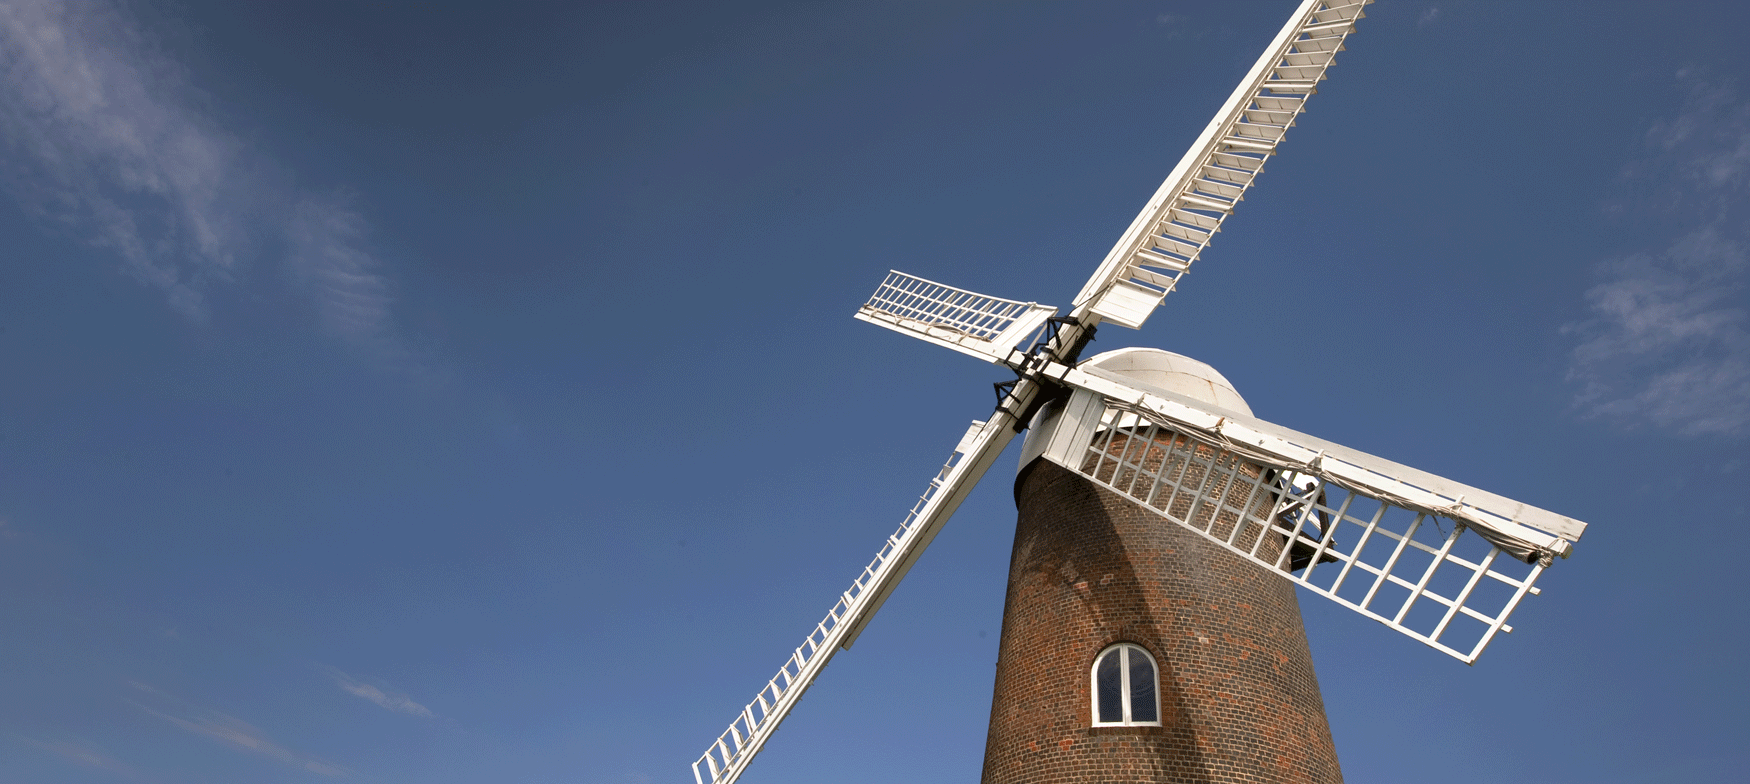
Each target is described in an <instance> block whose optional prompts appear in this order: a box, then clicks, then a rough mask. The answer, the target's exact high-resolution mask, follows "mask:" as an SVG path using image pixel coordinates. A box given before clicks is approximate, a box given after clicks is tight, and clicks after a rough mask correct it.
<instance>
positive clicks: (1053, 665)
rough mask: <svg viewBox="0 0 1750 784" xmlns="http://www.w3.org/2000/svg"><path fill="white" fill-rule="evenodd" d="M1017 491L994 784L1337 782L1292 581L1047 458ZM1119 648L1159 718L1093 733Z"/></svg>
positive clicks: (988, 756)
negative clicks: (1147, 663) (1105, 676)
mask: <svg viewBox="0 0 1750 784" xmlns="http://www.w3.org/2000/svg"><path fill="white" fill-rule="evenodd" d="M1016 500H1017V504H1018V505H1019V507H1020V519H1019V522H1018V524H1017V527H1016V531H1015V549H1014V554H1013V556H1012V560H1011V562H1010V566H1009V590H1008V599H1007V604H1006V606H1005V608H1004V612H1003V631H1002V639H1001V642H1000V643H999V647H998V657H997V677H996V694H995V698H994V700H993V702H992V705H991V719H990V735H989V737H988V740H987V741H986V745H985V759H984V777H983V780H984V782H985V784H1035V783H1043V782H1064V783H1067V782H1090V783H1093V782H1099V783H1100V784H1106V783H1107V782H1319V783H1321V784H1322V783H1324V782H1333V783H1340V782H1341V781H1342V772H1341V770H1340V769H1339V768H1338V765H1337V755H1336V750H1335V749H1334V748H1333V746H1332V743H1331V731H1330V727H1329V725H1328V724H1327V722H1326V720H1325V713H1324V701H1323V700H1322V699H1321V698H1320V696H1319V688H1318V680H1317V678H1316V677H1315V676H1314V674H1313V666H1312V656H1311V654H1310V653H1309V652H1308V650H1307V643H1306V631H1305V629H1304V627H1303V626H1302V625H1301V619H1300V606H1299V604H1298V603H1297V602H1296V601H1295V596H1294V588H1293V586H1292V585H1290V584H1289V583H1288V582H1287V581H1285V580H1283V579H1282V578H1280V577H1277V576H1274V575H1271V574H1268V573H1266V572H1265V571H1264V570H1263V569H1262V568H1261V567H1258V566H1256V565H1253V564H1250V563H1247V562H1245V561H1242V560H1240V558H1239V557H1238V556H1235V555H1233V554H1231V553H1229V552H1227V551H1225V550H1222V549H1221V548H1219V547H1217V546H1216V545H1214V544H1212V543H1209V542H1207V541H1206V540H1204V539H1202V538H1201V537H1199V536H1197V535H1196V534H1194V533H1191V532H1189V531H1186V530H1184V529H1183V528H1181V527H1180V526H1178V525H1177V524H1174V523H1171V522H1168V521H1166V520H1163V519H1162V518H1160V517H1159V516H1157V515H1155V514H1153V513H1151V512H1148V511H1146V510H1143V509H1141V508H1139V507H1137V506H1135V505H1134V504H1133V503H1131V502H1129V501H1126V500H1124V499H1123V498H1121V497H1119V496H1118V495H1116V494H1114V493H1111V492H1109V491H1107V490H1104V489H1101V488H1099V487H1097V486H1095V485H1094V484H1092V483H1090V482H1088V481H1087V480H1085V479H1083V478H1081V477H1079V476H1077V475H1075V474H1073V473H1071V472H1069V471H1067V470H1065V469H1063V468H1060V467H1058V466H1056V465H1054V464H1051V463H1049V462H1046V461H1044V460H1039V461H1036V462H1035V464H1034V465H1033V467H1031V468H1030V469H1028V471H1026V472H1025V473H1024V475H1023V476H1022V477H1021V479H1020V481H1019V484H1018V485H1017V488H1016ZM1231 525H1232V524H1231V523H1229V524H1228V527H1229V529H1230V530H1231ZM1114 642H1133V643H1137V644H1139V645H1141V646H1143V647H1145V648H1147V649H1148V650H1149V652H1150V653H1152V654H1154V657H1155V660H1156V662H1158V663H1159V665H1160V678H1161V684H1160V693H1161V720H1162V724H1163V726H1161V727H1099V728H1095V727H1092V726H1090V725H1091V723H1092V705H1091V702H1090V701H1091V699H1092V695H1091V694H1090V689H1089V679H1088V674H1089V671H1090V669H1091V668H1092V666H1093V663H1094V657H1095V656H1096V655H1098V654H1099V652H1100V651H1101V650H1103V649H1104V648H1106V646H1108V645H1110V644H1112V643H1114Z"/></svg>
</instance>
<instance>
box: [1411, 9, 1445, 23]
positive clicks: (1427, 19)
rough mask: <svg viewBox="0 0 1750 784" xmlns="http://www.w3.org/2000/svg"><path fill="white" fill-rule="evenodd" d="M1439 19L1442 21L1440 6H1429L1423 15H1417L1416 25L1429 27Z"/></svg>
mask: <svg viewBox="0 0 1750 784" xmlns="http://www.w3.org/2000/svg"><path fill="white" fill-rule="evenodd" d="M1438 21H1440V7H1439V6H1429V7H1428V10H1426V11H1423V12H1422V15H1421V16H1419V17H1416V26H1417V27H1427V26H1428V25H1431V24H1434V23H1435V22H1438Z"/></svg>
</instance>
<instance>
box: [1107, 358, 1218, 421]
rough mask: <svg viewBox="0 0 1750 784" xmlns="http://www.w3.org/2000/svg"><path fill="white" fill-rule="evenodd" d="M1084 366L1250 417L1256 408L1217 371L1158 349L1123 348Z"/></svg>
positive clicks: (1193, 360)
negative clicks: (1248, 403)
mask: <svg viewBox="0 0 1750 784" xmlns="http://www.w3.org/2000/svg"><path fill="white" fill-rule="evenodd" d="M1082 365H1084V366H1086V365H1092V366H1094V367H1097V368H1099V369H1101V370H1107V371H1111V372H1113V373H1117V374H1119V375H1121V376H1124V377H1125V378H1129V379H1134V380H1135V381H1138V382H1140V383H1142V384H1145V385H1147V386H1151V387H1158V388H1160V389H1164V390H1167V391H1168V392H1176V393H1178V394H1181V395H1184V396H1185V397H1190V398H1196V399H1198V400H1201V401H1203V402H1205V403H1208V404H1210V405H1212V406H1215V407H1216V408H1225V409H1227V410H1229V411H1235V412H1238V413H1241V414H1245V415H1246V416H1251V415H1252V407H1251V406H1248V405H1246V400H1245V398H1242V397H1240V393H1239V392H1236V391H1234V385H1233V384H1230V383H1228V380H1227V377H1226V376H1223V375H1222V374H1221V373H1220V372H1218V371H1217V370H1216V369H1215V368H1212V367H1210V366H1209V365H1207V364H1205V363H1202V362H1198V361H1197V360H1195V359H1192V358H1190V357H1187V356H1181V355H1179V354H1174V353H1173V352H1171V351H1162V350H1160V349H1158V348H1121V349H1118V350H1116V351H1108V352H1106V353H1104V354H1096V355H1094V356H1092V357H1089V358H1088V359H1087V360H1086V361H1085V362H1083V363H1082Z"/></svg>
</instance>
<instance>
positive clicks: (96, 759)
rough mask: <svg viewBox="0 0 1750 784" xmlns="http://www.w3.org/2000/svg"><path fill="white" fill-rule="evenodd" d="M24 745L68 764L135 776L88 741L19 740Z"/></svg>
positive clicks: (129, 769)
mask: <svg viewBox="0 0 1750 784" xmlns="http://www.w3.org/2000/svg"><path fill="white" fill-rule="evenodd" d="M19 740H20V741H23V742H24V743H26V744H28V745H31V746H35V747H36V748H38V749H41V750H43V751H46V752H48V753H50V754H54V755H55V756H58V757H60V758H62V759H64V760H67V761H68V762H71V763H73V764H75V765H78V766H80V767H85V768H95V769H97V770H107V771H109V772H111V773H116V774H120V775H122V776H129V777H132V776H134V775H137V774H136V773H135V771H134V769H133V768H131V767H129V766H127V765H124V764H122V763H121V762H118V761H116V759H115V758H113V757H111V756H109V755H108V754H106V753H104V752H103V750H102V749H99V748H97V747H96V746H94V745H92V744H91V743H90V742H88V741H83V740H80V741H73V740H54V741H49V740H40V739H38V738H24V737H21V738H19Z"/></svg>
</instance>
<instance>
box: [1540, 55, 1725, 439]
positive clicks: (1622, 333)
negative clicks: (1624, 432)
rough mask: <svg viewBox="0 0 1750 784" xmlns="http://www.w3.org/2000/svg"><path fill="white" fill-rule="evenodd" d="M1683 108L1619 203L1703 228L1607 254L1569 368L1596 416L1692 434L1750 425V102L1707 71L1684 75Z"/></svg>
mask: <svg viewBox="0 0 1750 784" xmlns="http://www.w3.org/2000/svg"><path fill="white" fill-rule="evenodd" d="M1677 83H1678V85H1679V87H1680V88H1681V89H1682V90H1683V91H1684V99H1683V104H1682V108H1681V109H1680V110H1679V111H1678V112H1677V113H1676V115H1675V116H1672V117H1667V118H1662V119H1660V120H1657V121H1655V122H1653V123H1652V124H1651V125H1650V126H1649V128H1648V130H1647V133H1646V144H1647V149H1646V155H1645V157H1643V158H1641V159H1638V160H1636V161H1634V162H1632V163H1631V164H1629V165H1628V166H1627V167H1625V169H1624V184H1625V185H1627V186H1629V187H1630V189H1631V190H1632V191H1635V192H1634V193H1632V194H1631V195H1629V196H1628V197H1627V198H1626V199H1625V201H1624V202H1623V203H1619V204H1614V205H1610V206H1611V209H1612V211H1613V212H1615V213H1618V214H1622V213H1625V212H1627V211H1629V210H1630V209H1635V210H1652V211H1654V212H1656V213H1658V214H1661V215H1664V216H1666V217H1667V218H1671V219H1674V220H1676V221H1677V222H1679V223H1686V224H1688V225H1690V226H1691V227H1693V228H1690V229H1688V230H1687V231H1686V232H1685V233H1684V234H1683V235H1682V236H1680V237H1679V238H1677V239H1675V240H1673V241H1671V242H1670V243H1669V244H1668V246H1667V247H1666V248H1665V249H1663V250H1660V251H1657V252H1638V253H1631V254H1626V255H1624V256H1621V257H1618V258H1614V259H1608V260H1605V261H1603V262H1601V263H1599V264H1598V265H1597V267H1596V269H1595V283H1594V285H1592V287H1591V288H1589V289H1587V290H1586V293H1585V298H1586V304H1587V307H1588V310H1589V311H1590V313H1589V317H1588V318H1586V319H1584V320H1582V321H1579V322H1575V323H1572V324H1568V325H1566V326H1564V327H1563V332H1564V333H1565V334H1567V335H1569V336H1570V337H1572V338H1573V339H1574V340H1575V341H1576V342H1575V345H1574V347H1573V349H1572V353H1571V357H1570V363H1569V368H1568V377H1569V379H1570V380H1571V381H1573V382H1575V383H1577V384H1578V385H1579V391H1578V392H1577V394H1576V396H1575V404H1576V405H1577V406H1578V407H1579V409H1580V410H1582V411H1585V412H1587V413H1589V414H1593V415H1598V416H1605V417H1609V418H1612V419H1615V420H1617V421H1620V422H1622V423H1624V424H1627V425H1630V426H1634V425H1643V424H1650V425H1652V426H1654V427H1658V428H1660V429H1664V430H1670V431H1674V432H1677V433H1681V434H1685V435H1701V434H1714V435H1724V436H1742V435H1746V434H1750V309H1747V308H1746V300H1745V297H1744V292H1745V289H1746V282H1747V278H1750V257H1747V252H1746V248H1747V247H1750V230H1747V227H1746V222H1747V219H1750V211H1747V210H1746V209H1745V208H1746V206H1750V203H1747V202H1746V200H1745V198H1744V195H1745V189H1746V186H1750V101H1745V100H1743V99H1742V98H1740V97H1739V95H1738V93H1737V90H1736V88H1735V87H1734V86H1733V85H1732V84H1731V83H1730V82H1727V81H1718V80H1711V79H1709V78H1708V77H1707V75H1706V73H1705V72H1703V71H1702V70H1700V69H1695V68H1689V69H1685V70H1683V71H1679V72H1678V73H1677Z"/></svg>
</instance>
